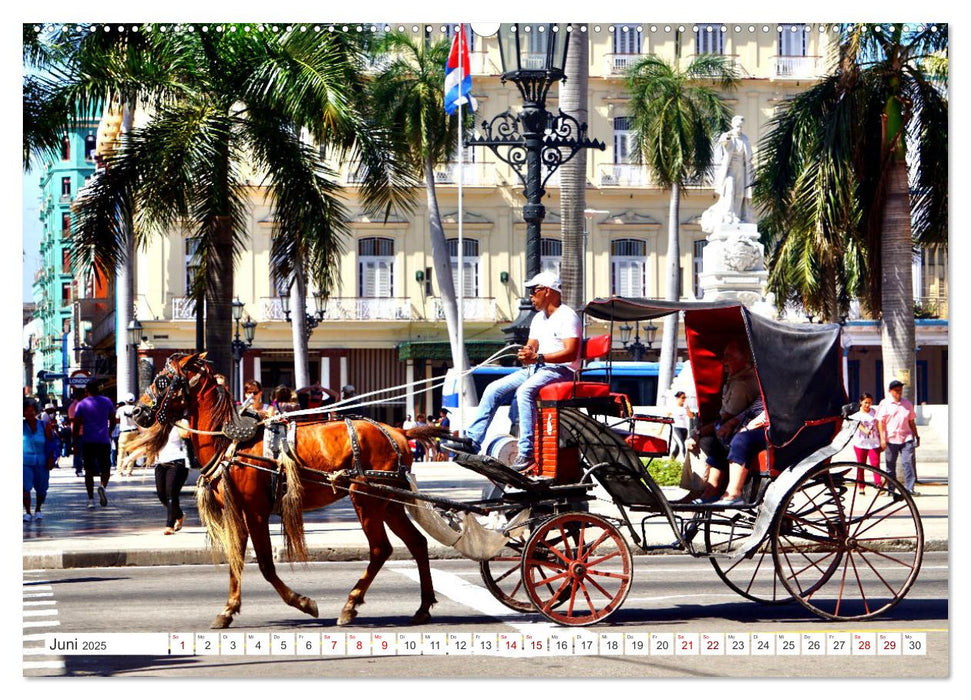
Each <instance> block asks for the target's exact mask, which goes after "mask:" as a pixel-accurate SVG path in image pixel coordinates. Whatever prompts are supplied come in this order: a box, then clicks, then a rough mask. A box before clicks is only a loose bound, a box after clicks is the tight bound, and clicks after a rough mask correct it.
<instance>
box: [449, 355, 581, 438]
mask: <svg viewBox="0 0 971 700" xmlns="http://www.w3.org/2000/svg"><path fill="white" fill-rule="evenodd" d="M571 379H573V370H572V369H570V368H569V367H565V366H562V365H552V366H550V365H543V366H542V367H537V366H536V365H529V366H527V367H523V368H522V369H520V370H517V371H515V372H513V373H512V374H508V375H506V376H505V377H503V378H502V379H499V380H497V381H494V382H493V383H492V384H490V385H489V386H488V387H486V390H485V393H484V394H483V395H482V400H481V401H479V408H478V410H477V411H476V414H475V418H473V419H472V423H471V424H469V427H468V429H467V430H466V433H465V434H466V436H467V437H469V438H470V439H472V440H475V442H477V443H478V444H480V445H481V444H482V441H483V440H484V439H485V434H486V431H487V430H488V429H489V424H490V423H492V419H493V418H494V417H495V415H496V411H498V410H499V407H500V406H504V405H506V404H508V403H512V401H513V397H515V405H514V406H513V408H514V409H518V415H519V442H518V446H519V454H520V456H525V457H532V456H533V424H534V422H535V421H536V397H537V396H538V395H539V390H540V389H542V388H543V387H544V386H546V385H547V384H552V383H553V382H563V381H569V380H571ZM510 413H512V410H510Z"/></svg>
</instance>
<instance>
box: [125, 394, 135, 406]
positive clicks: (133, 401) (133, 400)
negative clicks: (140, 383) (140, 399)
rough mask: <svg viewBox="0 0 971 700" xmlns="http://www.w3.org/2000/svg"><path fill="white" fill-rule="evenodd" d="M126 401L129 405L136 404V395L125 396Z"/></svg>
mask: <svg viewBox="0 0 971 700" xmlns="http://www.w3.org/2000/svg"><path fill="white" fill-rule="evenodd" d="M125 401H127V402H128V403H135V395H134V394H132V393H131V392H129V393H128V394H127V395H126V396H125Z"/></svg>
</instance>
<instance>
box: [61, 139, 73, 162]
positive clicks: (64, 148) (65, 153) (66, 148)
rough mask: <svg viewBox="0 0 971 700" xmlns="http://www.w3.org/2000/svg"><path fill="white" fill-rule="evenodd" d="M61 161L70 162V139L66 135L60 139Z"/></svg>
mask: <svg viewBox="0 0 971 700" xmlns="http://www.w3.org/2000/svg"><path fill="white" fill-rule="evenodd" d="M61 160H71V137H70V136H68V135H67V134H64V138H62V139H61Z"/></svg>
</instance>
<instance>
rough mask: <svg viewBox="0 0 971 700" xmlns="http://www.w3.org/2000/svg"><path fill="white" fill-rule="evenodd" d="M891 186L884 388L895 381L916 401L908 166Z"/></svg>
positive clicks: (894, 170)
mask: <svg viewBox="0 0 971 700" xmlns="http://www.w3.org/2000/svg"><path fill="white" fill-rule="evenodd" d="M890 167H891V171H890V175H889V177H888V183H887V200H886V203H885V204H884V210H883V226H882V234H881V235H882V240H881V250H882V256H883V265H882V266H881V273H880V274H881V284H882V290H881V302H882V306H883V322H882V323H881V324H880V328H881V346H882V349H883V380H884V388H886V385H887V384H889V383H890V381H891V380H893V379H899V380H900V381H902V382H903V383H904V395H905V396H907V397H908V398H909V399H911V400H913V399H914V397H915V392H914V382H913V377H914V371H913V370H914V366H915V339H914V290H913V267H912V266H913V261H914V257H913V256H914V253H913V240H912V235H911V228H910V191H909V187H908V182H907V163H906V162H905V161H902V160H899V161H898V160H895V161H894V163H893V164H892V165H891V166H890Z"/></svg>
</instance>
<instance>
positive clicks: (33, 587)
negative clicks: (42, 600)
mask: <svg viewBox="0 0 971 700" xmlns="http://www.w3.org/2000/svg"><path fill="white" fill-rule="evenodd" d="M44 583H50V582H49V581H45V582H44ZM24 586H25V587H26V588H27V590H29V591H52V590H54V589H53V588H51V587H50V586H45V585H38V584H36V583H34V582H33V581H24Z"/></svg>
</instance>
